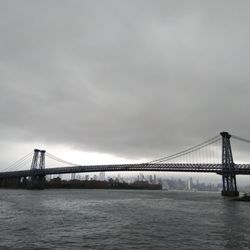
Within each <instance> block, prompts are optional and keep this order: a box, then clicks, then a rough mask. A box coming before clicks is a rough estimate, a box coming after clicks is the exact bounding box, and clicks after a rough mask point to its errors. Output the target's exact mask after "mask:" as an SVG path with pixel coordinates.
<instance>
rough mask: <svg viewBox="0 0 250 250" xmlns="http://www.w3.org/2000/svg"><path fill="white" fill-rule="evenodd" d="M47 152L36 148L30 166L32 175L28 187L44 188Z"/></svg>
mask: <svg viewBox="0 0 250 250" xmlns="http://www.w3.org/2000/svg"><path fill="white" fill-rule="evenodd" d="M45 152H46V151H45V150H39V149H34V155H33V159H32V163H31V167H30V171H31V173H32V175H31V177H30V181H29V184H28V188H30V189H43V188H44V185H45V175H44V174H43V173H42V170H44V169H45ZM39 172H40V173H39Z"/></svg>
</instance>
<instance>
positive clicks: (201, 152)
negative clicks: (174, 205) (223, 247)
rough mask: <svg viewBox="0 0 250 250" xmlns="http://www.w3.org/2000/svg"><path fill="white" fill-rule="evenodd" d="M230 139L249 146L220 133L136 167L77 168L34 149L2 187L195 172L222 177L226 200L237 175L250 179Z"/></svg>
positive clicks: (5, 175)
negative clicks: (65, 177) (84, 176)
mask: <svg viewBox="0 0 250 250" xmlns="http://www.w3.org/2000/svg"><path fill="white" fill-rule="evenodd" d="M231 138H233V139H235V140H238V141H241V142H246V143H250V140H247V139H244V138H241V137H238V136H234V135H230V134H229V133H228V132H221V133H220V135H218V136H216V137H213V138H211V139H209V140H206V141H204V142H203V143H200V144H198V145H195V146H193V147H190V148H188V149H186V150H183V151H181V152H179V153H176V154H173V155H170V156H167V157H163V158H160V159H157V160H154V161H150V162H144V163H134V164H104V165H76V164H73V163H70V162H67V161H64V160H62V159H60V158H58V157H56V156H54V155H52V154H50V153H48V152H46V151H45V150H39V149H35V150H34V152H31V153H29V154H28V155H26V156H24V157H23V158H21V159H20V160H18V161H16V162H15V163H13V164H12V165H10V166H9V167H7V168H6V169H4V170H3V171H2V172H0V187H6V183H15V184H17V186H19V187H25V188H34V189H37V188H40V189H42V188H43V187H44V184H45V181H46V179H45V177H46V176H47V175H60V174H72V173H91V172H111V171H115V172H120V171H152V172H196V173H215V174H219V175H221V176H222V192H221V194H222V195H223V196H238V195H239V192H238V190H237V183H236V175H250V163H249V164H237V163H235V162H234V159H233V153H232V147H231ZM32 155H33V157H32ZM45 156H46V159H48V158H49V159H51V160H53V161H56V162H59V163H61V164H64V166H63V167H48V166H46V167H45ZM30 157H32V162H31V167H30V169H25V170H23V169H22V170H18V169H20V168H22V166H23V165H24V164H25V163H27V161H28V160H29V159H30ZM29 161H30V160H29ZM46 165H47V164H46ZM13 169H15V170H13Z"/></svg>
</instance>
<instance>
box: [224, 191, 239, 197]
mask: <svg viewBox="0 0 250 250" xmlns="http://www.w3.org/2000/svg"><path fill="white" fill-rule="evenodd" d="M221 195H222V196H228V197H237V196H239V192H238V191H221Z"/></svg>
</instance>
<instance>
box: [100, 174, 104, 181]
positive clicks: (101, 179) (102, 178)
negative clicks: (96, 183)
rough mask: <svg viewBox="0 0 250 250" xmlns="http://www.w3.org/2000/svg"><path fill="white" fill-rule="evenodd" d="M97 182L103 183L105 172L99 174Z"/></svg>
mask: <svg viewBox="0 0 250 250" xmlns="http://www.w3.org/2000/svg"><path fill="white" fill-rule="evenodd" d="M99 180H100V181H105V172H100V175H99Z"/></svg>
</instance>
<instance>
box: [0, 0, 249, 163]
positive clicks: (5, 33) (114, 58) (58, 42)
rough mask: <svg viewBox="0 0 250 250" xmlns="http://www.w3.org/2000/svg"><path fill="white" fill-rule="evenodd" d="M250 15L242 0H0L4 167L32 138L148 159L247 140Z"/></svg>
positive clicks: (69, 154) (68, 149) (68, 152)
mask: <svg viewBox="0 0 250 250" xmlns="http://www.w3.org/2000/svg"><path fill="white" fill-rule="evenodd" d="M249 13H250V2H249V1H247V0H246V1H244V0H242V1H236V0H235V1H230V0H225V1H220V0H216V1H215V0H214V1H212V0H209V1H208V0H207V1H201V0H199V1H198V0H197V1H176V0H172V1H167V0H163V1H160V0H157V1H154V0H151V1H147V0H123V1H120V0H113V1H109V0H105V1H101V0H100V1H95V0H89V1H84V0H79V1H74V0H71V1H62V0H60V1H59V0H58V1H56V0H54V1H51V0H48V1H46V0H44V1H28V0H27V1H22V0H19V1H7V0H6V1H4V0H0V93H1V98H0V115H1V117H0V139H1V141H0V150H1V159H0V162H1V164H2V165H5V164H8V163H12V162H13V161H15V160H16V159H18V157H19V156H23V155H25V154H27V153H28V152H30V151H32V150H33V148H34V147H38V148H39V147H40V148H41V147H42V148H44V147H46V148H45V149H47V150H48V151H49V152H50V153H52V154H53V153H57V154H60V156H62V155H63V156H64V159H67V160H72V161H74V156H75V157H76V158H77V157H80V155H81V157H83V158H84V157H85V156H86V157H87V155H88V157H89V159H96V158H98V156H100V158H99V159H101V160H102V161H103V160H104V159H105V160H112V159H115V158H116V159H125V160H139V159H145V160H150V159H154V158H158V157H160V156H165V155H168V154H169V153H173V152H176V151H180V150H183V149H185V147H187V146H192V145H194V144H197V143H199V142H202V141H204V140H206V139H208V138H210V137H213V136H215V135H217V134H219V132H221V131H222V130H228V131H229V132H231V133H233V134H236V135H240V136H242V137H246V138H250V133H249V128H250V116H249V104H250V70H249V65H250V28H249V27H250V14H249ZM248 149H249V151H250V147H248ZM60 152H61V153H60ZM76 155H77V156H76ZM91 157H92V158H91ZM102 157H103V158H102ZM83 158H82V159H83ZM83 163H84V162H83ZM103 163H105V162H103Z"/></svg>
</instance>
